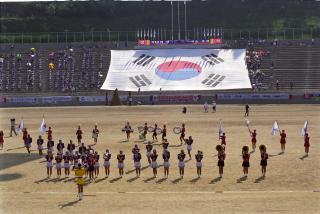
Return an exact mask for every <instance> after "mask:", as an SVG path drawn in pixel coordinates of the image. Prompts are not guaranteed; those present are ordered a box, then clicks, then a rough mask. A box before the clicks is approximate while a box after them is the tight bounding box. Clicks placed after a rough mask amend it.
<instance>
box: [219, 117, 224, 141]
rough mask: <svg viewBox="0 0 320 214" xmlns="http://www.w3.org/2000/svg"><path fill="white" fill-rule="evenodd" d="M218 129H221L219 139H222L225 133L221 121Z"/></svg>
mask: <svg viewBox="0 0 320 214" xmlns="http://www.w3.org/2000/svg"><path fill="white" fill-rule="evenodd" d="M218 127H219V133H218V135H219V139H220V137H221V136H222V134H223V133H224V129H223V126H222V122H221V120H220V121H219V124H218Z"/></svg>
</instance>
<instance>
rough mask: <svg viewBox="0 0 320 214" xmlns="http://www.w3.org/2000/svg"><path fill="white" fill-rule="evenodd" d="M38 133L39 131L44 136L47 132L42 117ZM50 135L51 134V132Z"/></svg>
mask: <svg viewBox="0 0 320 214" xmlns="http://www.w3.org/2000/svg"><path fill="white" fill-rule="evenodd" d="M39 131H40V133H41V134H44V133H45V132H46V131H47V125H46V122H45V121H44V117H43V118H42V122H41V124H40V128H39ZM48 134H49V133H48ZM51 134H52V132H51ZM48 140H49V136H48ZM51 140H52V139H51Z"/></svg>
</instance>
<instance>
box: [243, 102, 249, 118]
mask: <svg viewBox="0 0 320 214" xmlns="http://www.w3.org/2000/svg"><path fill="white" fill-rule="evenodd" d="M245 108H246V113H245V114H244V116H245V117H249V110H250V106H249V105H248V103H247V104H246V106H245Z"/></svg>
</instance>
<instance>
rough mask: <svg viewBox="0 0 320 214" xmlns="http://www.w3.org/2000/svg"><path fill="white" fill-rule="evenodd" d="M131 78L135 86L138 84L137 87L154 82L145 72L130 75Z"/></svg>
mask: <svg viewBox="0 0 320 214" xmlns="http://www.w3.org/2000/svg"><path fill="white" fill-rule="evenodd" d="M129 79H130V81H131V82H132V83H133V84H134V85H135V86H137V88H141V87H145V86H149V85H151V84H152V83H151V81H150V80H149V79H148V78H147V77H146V76H145V75H144V74H141V75H136V76H133V77H129Z"/></svg>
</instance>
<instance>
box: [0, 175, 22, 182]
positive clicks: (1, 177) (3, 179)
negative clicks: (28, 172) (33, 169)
mask: <svg viewBox="0 0 320 214" xmlns="http://www.w3.org/2000/svg"><path fill="white" fill-rule="evenodd" d="M22 177H23V175H22V174H20V173H10V174H2V175H0V182H6V181H12V180H16V179H19V178H22Z"/></svg>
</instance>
